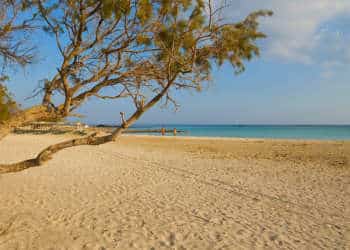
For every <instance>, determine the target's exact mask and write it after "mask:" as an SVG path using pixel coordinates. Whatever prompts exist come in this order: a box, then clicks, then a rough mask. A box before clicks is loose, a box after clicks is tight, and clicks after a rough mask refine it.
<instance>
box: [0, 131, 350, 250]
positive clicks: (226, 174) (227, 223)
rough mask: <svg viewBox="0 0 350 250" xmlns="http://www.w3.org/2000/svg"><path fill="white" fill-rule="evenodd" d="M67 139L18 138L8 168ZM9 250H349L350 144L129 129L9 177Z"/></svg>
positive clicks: (4, 188) (3, 232)
mask: <svg viewBox="0 0 350 250" xmlns="http://www.w3.org/2000/svg"><path fill="white" fill-rule="evenodd" d="M68 138H69V136H67V135H10V136H8V137H6V138H5V139H4V140H2V141H1V142H0V163H9V162H15V161H18V160H22V159H26V158H28V157H33V156H34V155H35V154H36V153H38V152H39V151H40V149H42V148H44V147H45V146H48V145H50V144H52V143H55V142H58V141H63V140H66V139H68ZM0 200H1V203H0V249H6V250H11V249H350V236H349V234H350V142H349V141H348V142H342V141H293V140H289V141H286V140H261V139H216V138H214V139H208V138H202V139H198V138H196V139H195V138H180V137H178V138H174V137H166V138H164V137H163V138H161V137H152V136H131V135H130V136H122V137H121V138H120V140H118V141H117V142H114V143H109V144H105V145H101V146H95V147H94V146H81V147H76V148H70V149H66V150H63V151H62V152H59V153H58V154H57V155H55V157H54V158H53V159H52V160H51V161H50V162H48V163H47V164H45V165H44V166H43V167H38V168H31V169H28V170H25V171H23V172H19V173H12V174H4V175H0Z"/></svg>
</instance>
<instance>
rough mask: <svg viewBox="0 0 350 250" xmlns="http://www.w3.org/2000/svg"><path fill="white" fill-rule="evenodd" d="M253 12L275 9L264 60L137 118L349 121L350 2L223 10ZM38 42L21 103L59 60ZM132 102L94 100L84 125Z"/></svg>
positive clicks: (24, 73)
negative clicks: (176, 107)
mask: <svg viewBox="0 0 350 250" xmlns="http://www.w3.org/2000/svg"><path fill="white" fill-rule="evenodd" d="M219 2H220V0H217V3H219ZM255 9H271V10H273V11H274V12H275V15H274V16H273V17H271V18H266V19H262V20H261V28H262V30H263V31H265V32H266V34H267V35H268V39H266V40H265V41H264V42H262V43H261V46H262V55H261V58H258V59H255V60H253V61H252V62H249V63H247V65H246V66H247V70H246V71H245V72H244V73H243V74H241V75H239V76H236V75H235V74H234V73H233V71H232V69H231V68H230V66H229V65H224V66H223V67H222V68H221V69H217V70H215V71H214V73H213V83H212V84H211V85H210V86H209V87H208V89H206V90H205V91H204V92H201V93H197V92H194V93H191V92H185V91H184V92H180V93H177V94H176V97H177V100H178V102H179V103H180V105H181V107H180V109H179V110H178V111H177V112H174V111H173V110H171V109H161V108H160V107H159V106H158V107H155V108H154V109H153V110H151V111H150V112H148V113H147V114H145V115H144V117H142V119H141V120H140V123H160V124H167V123H189V124H194V123H199V124H208V123H209V124H213V123H223V124H235V123H245V124H247V123H252V124H267V123H268V124H350V108H349V107H350V82H349V80H350V1H349V0H317V1H314V0H294V1H290V0H265V1H261V0H233V1H232V5H231V6H230V7H229V8H228V9H227V10H226V13H225V15H226V17H227V18H233V19H235V20H238V19H239V18H241V17H243V16H245V15H246V14H248V13H249V12H250V11H252V10H255ZM36 39H37V42H39V44H40V54H39V57H38V59H37V63H35V64H34V65H31V66H29V67H27V68H25V69H24V70H22V69H20V70H17V71H16V73H15V74H14V75H13V76H12V78H11V81H10V82H9V88H10V90H11V91H12V92H13V93H15V94H16V98H17V100H18V101H19V102H21V103H23V105H24V106H28V105H32V104H34V103H37V102H39V101H40V99H39V98H38V99H33V100H30V101H25V100H24V99H25V97H28V96H30V95H31V91H32V89H33V88H35V87H36V86H37V85H38V81H39V80H40V79H43V78H48V77H50V76H51V75H52V74H54V73H55V69H56V67H57V65H58V64H57V63H58V58H57V51H56V49H55V47H52V46H51V45H50V43H51V42H50V39H48V38H47V37H41V36H39V37H37V38H36ZM129 107H130V105H129V103H128V102H125V101H118V102H106V101H100V100H96V99H91V100H90V101H89V102H88V103H87V104H86V105H85V106H83V107H82V108H81V109H80V113H81V114H83V115H84V116H85V118H84V119H83V121H86V122H90V123H117V122H118V121H119V112H120V111H126V112H130V111H131V109H130V108H129Z"/></svg>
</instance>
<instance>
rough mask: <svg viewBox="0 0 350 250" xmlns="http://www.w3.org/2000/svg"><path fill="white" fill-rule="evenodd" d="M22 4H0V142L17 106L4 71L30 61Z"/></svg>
mask: <svg viewBox="0 0 350 250" xmlns="http://www.w3.org/2000/svg"><path fill="white" fill-rule="evenodd" d="M23 4H24V3H23V2H21V1H18V0H2V1H1V2H0V64H1V66H2V67H1V72H0V139H1V138H2V137H3V135H2V133H3V134H6V133H8V132H9V131H10V130H9V129H8V128H7V127H6V122H5V121H8V120H9V119H10V118H11V116H13V115H15V114H16V113H17V112H18V105H17V103H16V102H15V101H14V100H13V98H12V96H11V95H10V94H9V92H8V90H7V88H6V86H5V84H4V83H5V82H6V80H8V78H9V77H8V76H7V71H8V69H9V68H12V67H14V66H16V65H20V66H26V65H27V64H30V63H31V62H32V60H33V47H32V46H30V44H29V43H28V42H27V41H28V33H29V31H31V30H33V28H34V27H33V26H32V18H25V17H22V16H21V15H22V14H23V11H24V10H25V6H24V5H23Z"/></svg>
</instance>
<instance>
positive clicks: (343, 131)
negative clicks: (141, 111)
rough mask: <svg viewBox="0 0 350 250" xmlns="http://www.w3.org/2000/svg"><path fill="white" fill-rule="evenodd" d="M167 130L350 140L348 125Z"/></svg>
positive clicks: (191, 133)
mask: <svg viewBox="0 0 350 250" xmlns="http://www.w3.org/2000/svg"><path fill="white" fill-rule="evenodd" d="M161 127H162V126H161V125H142V126H135V127H134V128H144V129H150V128H154V129H159V128H161ZM164 127H165V128H167V129H173V128H176V129H177V130H185V131H186V133H179V134H178V135H179V136H181V135H183V136H196V137H238V138H281V139H318V140H350V125H178V124H177V125H165V126H164Z"/></svg>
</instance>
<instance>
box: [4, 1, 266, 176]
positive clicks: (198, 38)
mask: <svg viewBox="0 0 350 250" xmlns="http://www.w3.org/2000/svg"><path fill="white" fill-rule="evenodd" d="M31 4H32V5H33V6H35V7H36V9H37V11H38V13H39V16H40V18H41V22H40V23H41V24H42V25H43V29H44V30H45V31H46V32H47V33H49V34H51V35H53V36H54V37H55V40H56V46H57V48H58V50H59V52H60V56H61V59H62V63H61V65H59V66H58V67H57V73H56V75H55V76H54V77H53V78H52V79H46V80H45V84H44V86H42V92H43V100H42V104H41V105H38V106H35V107H32V108H29V109H27V110H25V111H23V112H21V114H19V115H17V116H16V117H14V118H13V119H10V121H9V122H7V124H6V128H7V130H6V132H7V131H9V130H11V129H12V128H13V127H15V126H18V125H19V124H23V123H26V122H28V121H36V120H45V119H52V118H55V117H67V116H69V115H71V114H72V112H74V110H76V109H77V108H78V107H80V106H81V105H82V104H83V103H84V102H85V101H86V100H87V99H88V98H89V97H92V96H94V97H97V98H100V99H118V98H130V100H131V101H132V104H133V105H134V107H135V111H134V112H133V113H132V114H130V116H128V117H126V118H125V117H124V116H122V122H121V126H120V127H119V128H117V129H116V130H115V131H113V132H112V133H111V134H109V135H105V136H97V135H96V134H93V135H90V136H88V137H84V138H78V139H74V140H70V141H66V142H63V143H59V144H56V145H52V146H50V147H48V148H46V149H44V150H43V151H42V152H41V153H40V154H38V156H37V157H36V158H34V159H29V160H26V161H23V162H19V163H16V164H11V165H3V166H0V172H1V171H3V172H8V171H19V170H22V169H25V168H28V167H32V166H38V165H41V164H43V163H44V162H45V161H47V160H48V159H50V158H51V157H52V155H53V154H54V153H56V152H58V151H59V150H62V149H63V148H67V147H72V146H77V145H84V144H88V145H98V144H102V143H106V142H110V141H114V140H115V139H116V138H117V137H118V136H119V135H120V134H121V133H122V132H123V131H124V130H125V129H127V128H128V127H129V126H131V125H132V124H133V123H134V122H135V121H137V120H138V119H139V118H140V117H141V116H142V115H143V114H144V113H145V112H146V111H148V110H149V109H150V108H152V107H153V106H154V105H155V104H157V103H159V102H160V101H161V100H164V102H165V104H166V105H167V104H173V105H175V106H176V105H177V103H176V100H175V99H174V98H173V97H172V93H173V92H174V91H178V90H180V89H194V90H197V91H200V90H201V89H202V85H203V84H204V83H205V82H208V81H210V79H211V71H212V66H213V65H218V66H221V65H222V64H223V63H225V62H229V63H231V65H232V67H233V68H234V70H235V72H236V73H241V72H242V71H244V64H243V62H244V60H250V59H252V58H253V57H254V56H258V55H259V48H258V46H257V45H256V40H257V39H260V38H264V37H265V35H264V34H263V33H261V32H260V31H259V30H258V18H259V17H260V16H266V15H271V14H272V13H271V12H270V11H257V12H254V13H251V14H250V15H248V16H247V17H246V18H245V19H244V20H242V21H240V22H228V21H226V20H225V19H223V18H222V16H221V12H222V10H223V9H224V8H225V6H218V7H215V6H214V5H213V4H212V2H211V1H210V0H209V1H204V0H172V1H169V0H101V1H92V0H79V1H71V0H63V1H47V2H45V1H41V0H33V1H32V2H31ZM106 90H108V92H109V94H110V95H108V96H107V95H103V94H102V93H105V92H106ZM55 95H60V96H61V97H63V99H64V101H63V102H61V103H55V102H54V101H53V96H55ZM3 127H4V126H3ZM0 131H1V130H0ZM4 131H5V130H4ZM3 134H5V133H3Z"/></svg>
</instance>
